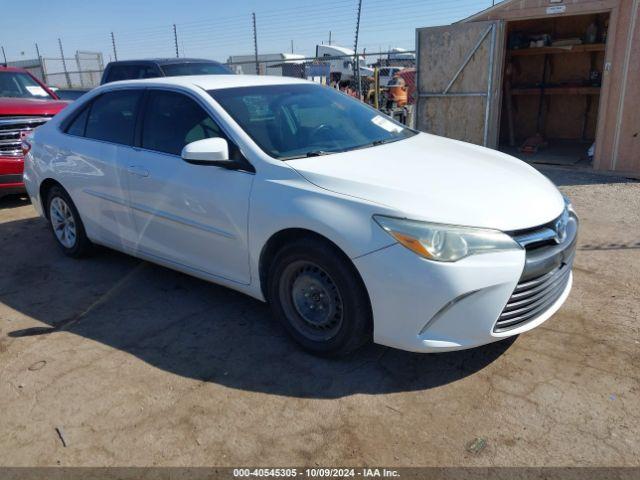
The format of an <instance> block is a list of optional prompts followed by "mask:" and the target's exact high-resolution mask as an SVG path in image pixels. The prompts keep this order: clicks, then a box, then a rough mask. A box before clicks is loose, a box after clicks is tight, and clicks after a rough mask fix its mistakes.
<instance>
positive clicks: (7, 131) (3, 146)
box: [0, 117, 51, 157]
mask: <svg viewBox="0 0 640 480" xmlns="http://www.w3.org/2000/svg"><path fill="white" fill-rule="evenodd" d="M50 118H51V117H0V157H2V156H3V157H21V156H22V139H21V138H20V133H21V132H26V133H28V132H31V131H33V130H34V129H35V128H36V127H39V126H40V125H42V124H43V123H45V122H46V121H47V120H49V119H50Z"/></svg>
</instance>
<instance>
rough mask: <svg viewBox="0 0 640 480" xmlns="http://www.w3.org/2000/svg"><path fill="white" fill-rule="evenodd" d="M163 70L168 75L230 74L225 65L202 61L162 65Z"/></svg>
mask: <svg viewBox="0 0 640 480" xmlns="http://www.w3.org/2000/svg"><path fill="white" fill-rule="evenodd" d="M162 71H163V72H164V74H165V75H166V76H167V77H180V76H182V75H229V74H230V73H231V71H229V70H228V69H227V68H226V67H225V66H224V65H220V64H219V63H216V62H208V63H205V62H200V63H173V64H169V65H162Z"/></svg>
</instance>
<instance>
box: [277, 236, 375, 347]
mask: <svg viewBox="0 0 640 480" xmlns="http://www.w3.org/2000/svg"><path fill="white" fill-rule="evenodd" d="M268 282H269V283H268V293H269V302H270V304H271V308H272V311H273V313H274V316H275V317H276V318H278V319H280V320H281V321H282V323H283V325H284V326H285V328H286V329H287V330H288V332H289V333H290V334H291V335H292V336H293V338H294V339H295V340H296V341H297V342H298V343H299V344H300V345H301V346H302V347H304V348H305V349H306V350H308V351H310V352H311V353H314V354H318V355H325V356H340V355H346V354H347V353H349V352H351V351H353V350H355V349H357V348H358V347H360V346H361V345H363V344H364V343H365V342H367V341H369V340H370V338H371V307H370V304H369V298H368V296H367V293H366V290H365V288H364V285H363V283H362V280H361V279H360V277H359V276H358V273H357V272H356V271H355V268H354V267H353V265H352V264H350V262H349V259H348V258H346V257H345V256H344V254H342V252H340V251H338V250H337V249H336V248H335V247H333V246H332V245H330V244H328V243H325V242H323V241H321V240H317V239H313V238H307V239H302V240H298V241H295V242H293V243H291V244H289V245H287V246H285V247H283V248H282V249H281V250H280V251H279V252H278V253H277V254H276V256H275V258H274V260H273V262H272V264H271V268H270V271H269V278H268Z"/></svg>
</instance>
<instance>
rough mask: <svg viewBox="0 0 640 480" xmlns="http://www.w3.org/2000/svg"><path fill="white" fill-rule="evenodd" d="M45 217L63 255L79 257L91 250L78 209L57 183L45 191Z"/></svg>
mask: <svg viewBox="0 0 640 480" xmlns="http://www.w3.org/2000/svg"><path fill="white" fill-rule="evenodd" d="M47 218H48V219H49V225H50V226H51V233H52V234H53V238H54V239H55V240H56V243H57V244H58V246H59V247H60V249H61V250H62V252H63V253H64V254H65V255H67V256H69V257H73V258H80V257H84V256H86V255H88V254H89V253H90V252H91V251H92V249H93V244H92V243H91V241H90V240H89V238H88V237H87V234H86V232H85V229H84V225H83V223H82V220H81V219H80V214H79V213H78V209H77V208H76V206H75V205H74V203H73V200H71V197H70V196H69V194H68V193H67V192H66V191H65V190H64V189H63V188H62V187H61V186H59V185H54V186H53V187H51V188H50V189H49V191H48V192H47Z"/></svg>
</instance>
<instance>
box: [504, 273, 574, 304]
mask: <svg viewBox="0 0 640 480" xmlns="http://www.w3.org/2000/svg"><path fill="white" fill-rule="evenodd" d="M568 274H569V270H567V269H565V272H564V273H562V275H560V276H559V277H558V278H555V279H553V280H552V281H549V282H547V283H543V284H540V285H538V286H537V287H535V288H532V289H530V290H525V291H523V292H520V293H514V294H513V295H511V298H510V299H509V304H508V306H511V305H526V304H527V302H531V301H532V299H535V298H539V297H540V296H541V295H544V292H546V291H547V290H549V289H550V288H553V286H554V285H555V284H556V283H558V282H560V281H561V280H562V279H563V278H564V277H565V276H566V275H568Z"/></svg>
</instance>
